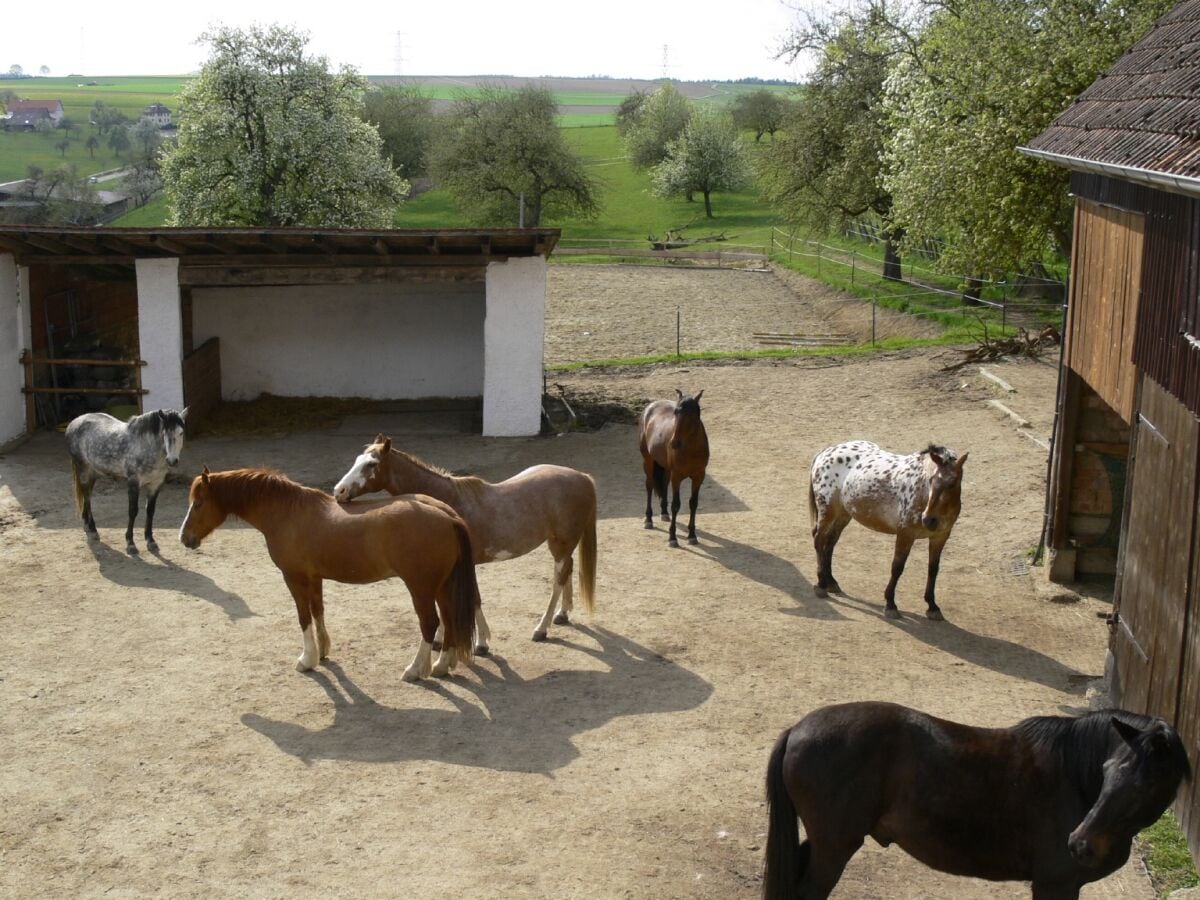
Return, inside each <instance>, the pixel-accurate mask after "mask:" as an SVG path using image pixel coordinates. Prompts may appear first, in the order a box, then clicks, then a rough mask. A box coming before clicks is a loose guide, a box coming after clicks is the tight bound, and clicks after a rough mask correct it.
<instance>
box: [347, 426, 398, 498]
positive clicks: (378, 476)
mask: <svg viewBox="0 0 1200 900" xmlns="http://www.w3.org/2000/svg"><path fill="white" fill-rule="evenodd" d="M391 450H392V439H391V438H388V437H384V436H383V435H382V434H381V435H379V436H378V437H376V438H375V441H374V442H373V443H370V444H367V446H366V447H365V448H364V449H363V452H362V453H360V454H359V455H358V459H356V460H354V465H352V466H351V467H350V471H349V472H347V473H346V474H345V475H343V476H342V479H341V481H339V482H338V483H337V484H335V485H334V486H333V497H334V499H335V500H337V502H338V503H345V502H346V501H348V500H353V499H354V498H355V497H357V496H359V495H360V494H370V493H372V492H374V491H381V490H383V489H384V485H385V484H386V482H387V479H386V477H385V476H384V475H383V474H382V471H383V469H384V468H385V467H386V466H387V463H388V459H389V456H388V454H389V453H391Z"/></svg>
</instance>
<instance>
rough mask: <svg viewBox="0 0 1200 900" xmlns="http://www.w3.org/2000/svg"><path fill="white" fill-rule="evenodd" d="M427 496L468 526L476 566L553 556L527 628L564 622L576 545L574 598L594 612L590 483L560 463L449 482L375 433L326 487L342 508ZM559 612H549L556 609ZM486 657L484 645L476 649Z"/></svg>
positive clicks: (541, 633) (539, 630)
mask: <svg viewBox="0 0 1200 900" xmlns="http://www.w3.org/2000/svg"><path fill="white" fill-rule="evenodd" d="M375 491H387V492H388V493H390V494H428V495H429V496H430V497H436V498H437V499H439V500H441V501H442V502H444V503H447V504H449V505H450V506H451V507H452V508H453V509H454V510H455V511H456V512H457V513H458V514H459V515H460V516H462V517H463V519H464V520H465V521H466V523H467V527H468V528H470V529H471V545H472V547H473V548H474V551H475V562H476V563H490V562H497V561H499V560H504V559H513V558H514V557H517V556H524V555H525V554H526V553H529V552H530V551H531V550H535V549H537V548H538V547H540V546H541V545H542V544H546V545H547V546H548V547H549V549H550V553H551V555H552V556H553V557H554V588H553V590H552V591H551V594H550V605H549V606H548V607H546V613H545V615H543V616H542V618H541V620H540V621H539V622H538V624H537V627H536V628H534V631H533V639H534V640H535V641H544V640H545V639H546V635H547V632H548V630H549V627H550V622H551V620H553V621H554V622H556V623H557V624H559V625H565V624H566V623H567V622H569V621H570V613H571V610H572V609H573V608H574V598H573V596H572V591H571V573H572V571H573V570H574V562H573V560H572V556H573V554H574V553H575V549H576V548H577V547H578V548H579V593H580V595H581V597H582V600H583V605H584V608H585V609H586V610H587V611H588V612H589V613H590V612H592V610H593V609H594V608H595V602H596V601H595V594H596V482H595V481H593V480H592V477H591V476H590V475H587V474H585V473H583V472H580V471H577V470H575V469H569V468H566V467H565V466H552V465H539V466H532V467H530V468H528V469H525V470H524V471H523V472H519V473H517V474H516V475H514V476H512V477H511V478H508V479H506V480H504V481H501V482H499V483H497V484H493V483H491V482H488V481H484V480H483V479H482V478H477V477H475V476H473V475H472V476H466V477H456V476H454V475H451V474H450V473H449V472H447V471H445V470H444V469H440V468H438V467H437V466H433V465H430V464H429V463H427V462H423V461H422V460H419V459H417V458H416V457H415V456H412V455H410V454H408V453H405V452H404V451H402V450H400V449H398V448H397V447H393V446H392V441H391V438H388V437H385V436H384V435H382V434H380V435H378V436H377V437H376V438H375V440H374V441H373V442H372V443H370V444H368V445H367V446H366V447H365V448H364V449H363V452H362V453H360V454H359V455H358V458H357V459H355V460H354V465H352V466H351V467H350V471H348V472H347V473H346V474H345V475H343V476H342V478H341V479H340V480H339V481H338V483H337V484H336V485H335V486H334V488H333V496H334V497H335V498H337V500H338V501H339V502H342V503H346V502H348V501H350V500H352V499H354V498H355V497H358V496H359V495H361V494H369V493H373V492H375ZM556 607H558V610H559V611H558V614H557V615H555V612H554V610H555V608H556ZM478 650H479V652H481V653H486V652H487V644H486V640H485V641H484V642H483V644H482V645H481V646H480V647H479V648H478Z"/></svg>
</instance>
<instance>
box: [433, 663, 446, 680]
mask: <svg viewBox="0 0 1200 900" xmlns="http://www.w3.org/2000/svg"><path fill="white" fill-rule="evenodd" d="M429 674H431V675H432V676H433V677H434V678H445V677H446V676H447V675H449V674H450V664H449V663H447V664H446V665H444V666H434V667H433V669H432V670H431V671H430V673H429Z"/></svg>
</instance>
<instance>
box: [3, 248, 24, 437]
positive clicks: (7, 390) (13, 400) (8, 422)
mask: <svg viewBox="0 0 1200 900" xmlns="http://www.w3.org/2000/svg"><path fill="white" fill-rule="evenodd" d="M28 285H29V269H27V268H25V267H23V266H18V265H17V261H16V258H15V257H14V256H13V255H12V254H11V253H0V386H2V388H0V447H3V446H5V445H6V444H9V443H11V442H13V441H15V440H17V439H19V438H22V437H24V436H25V434H26V422H25V418H26V417H25V397H24V396H23V395H22V394H21V388H22V387H24V386H25V372H24V367H23V366H22V364H21V351H22V350H24V349H26V348H27V347H28V345H29V341H30V330H29V321H30V320H29V297H28V293H29V287H28Z"/></svg>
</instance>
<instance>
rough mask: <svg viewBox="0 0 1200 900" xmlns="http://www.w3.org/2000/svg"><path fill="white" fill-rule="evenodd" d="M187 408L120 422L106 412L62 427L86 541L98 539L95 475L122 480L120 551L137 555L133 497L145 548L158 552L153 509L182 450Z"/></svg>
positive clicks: (77, 506) (76, 420)
mask: <svg viewBox="0 0 1200 900" xmlns="http://www.w3.org/2000/svg"><path fill="white" fill-rule="evenodd" d="M186 422H187V409H186V408H184V410H183V412H177V411H175V410H173V409H156V410H154V411H152V412H148V413H144V414H142V415H140V416H134V417H133V418H131V419H130V420H129V421H128V422H122V421H121V420H120V419H117V418H115V417H113V416H110V415H108V414H107V413H86V414H84V415H82V416H78V417H77V418H75V419H72V420H71V424H70V425H68V426H67V451H68V452H69V453H70V454H71V474H72V476H73V478H74V482H75V507H76V509H77V510H78V511H79V514H80V517H81V518H82V519H83V527H84V529H85V530H86V531H87V535H88V538H89V540H91V539H97V538H99V536H100V535H99V533H98V532H97V531H96V520H95V518H93V516H92V488H93V487H94V486H95V484H96V477H97V476H98V475H107V476H109V477H111V478H116V479H118V480H121V481H124V482H125V483H126V484H127V485H128V489H129V525H128V527H126V529H125V552H126V553H128V554H130V555H131V556H133V555H136V554H137V552H138V549H137V545H135V544H134V542H133V523H134V520H135V519H136V518H137V514H138V497H139V494H140V492H141V491H142V490H143V489H144V490H145V491H146V492H147V496H146V549H148V550H150V551H152V552H153V551H157V550H158V544H156V543H155V542H154V506H155V503H156V502H157V500H158V492H159V491H160V490H161V489H162V486H163V482H164V481H166V480H167V472H168V470H170V468H171V467H172V466H174V465H176V464H177V463H178V462H179V454H180V453H181V452H182V451H183V437H184V429H185V428H186Z"/></svg>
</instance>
